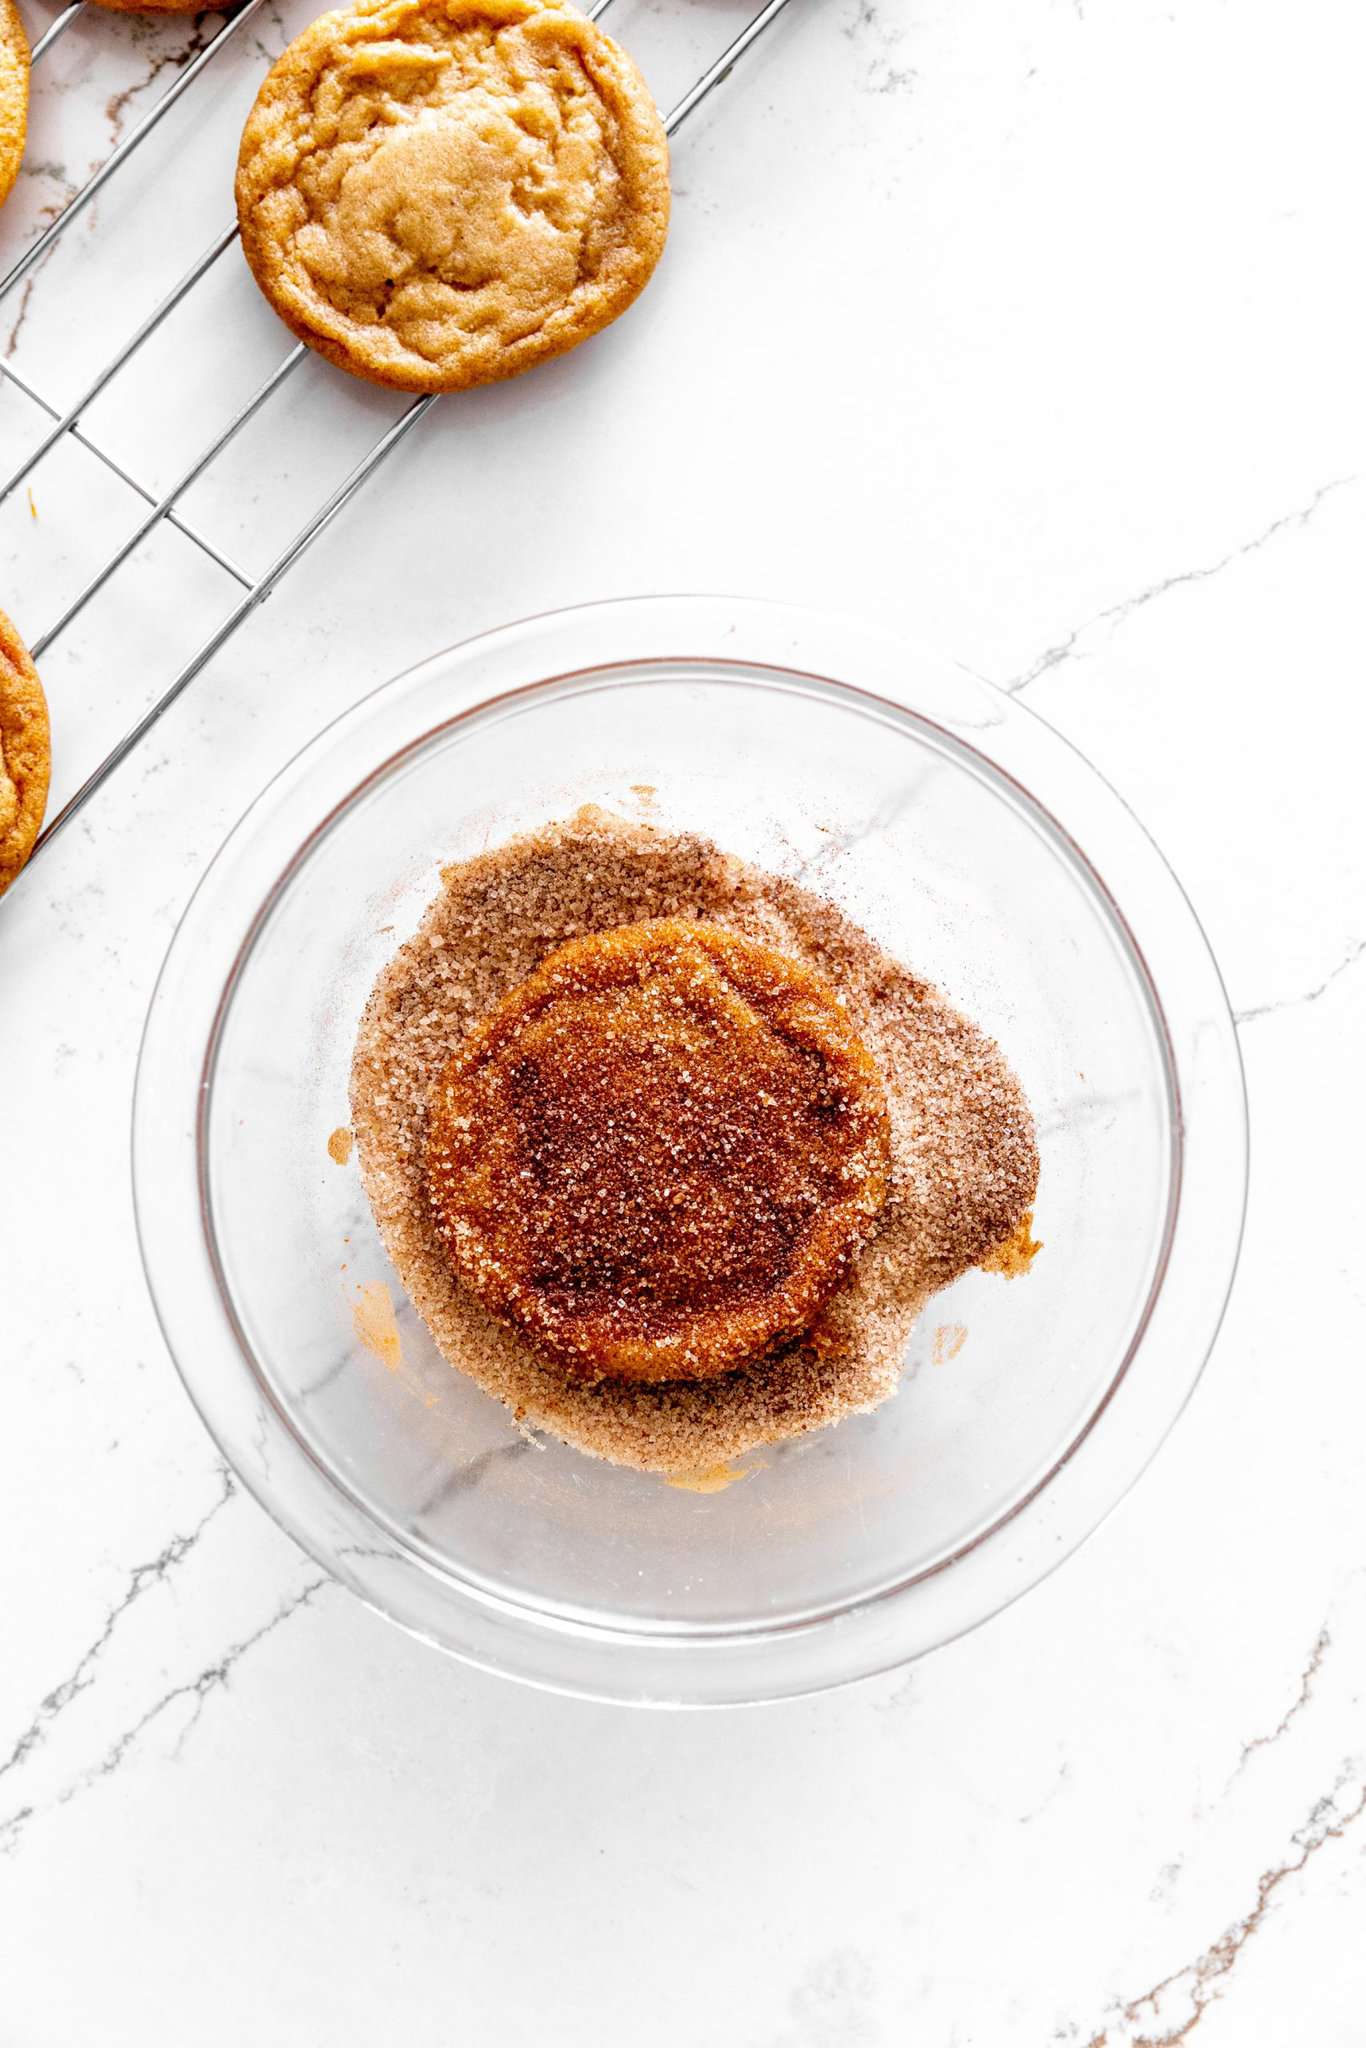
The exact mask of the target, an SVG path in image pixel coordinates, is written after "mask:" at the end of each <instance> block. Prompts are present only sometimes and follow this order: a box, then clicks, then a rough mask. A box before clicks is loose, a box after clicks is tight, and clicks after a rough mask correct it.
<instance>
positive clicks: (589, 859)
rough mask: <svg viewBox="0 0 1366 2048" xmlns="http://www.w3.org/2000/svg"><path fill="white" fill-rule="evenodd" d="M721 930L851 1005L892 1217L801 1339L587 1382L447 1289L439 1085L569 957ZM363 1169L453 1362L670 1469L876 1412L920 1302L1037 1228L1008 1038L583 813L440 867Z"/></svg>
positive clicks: (780, 906)
mask: <svg viewBox="0 0 1366 2048" xmlns="http://www.w3.org/2000/svg"><path fill="white" fill-rule="evenodd" d="M664 917H679V918H688V919H697V920H701V921H704V922H710V923H714V924H716V925H718V926H720V927H722V928H723V929H724V930H726V931H729V932H733V933H736V934H739V935H740V936H742V937H747V938H750V939H753V940H756V941H758V942H759V943H760V944H763V945H767V946H771V947H774V948H776V949H777V950H778V951H780V952H782V953H785V954H787V955H789V956H790V957H791V958H792V959H794V960H796V961H798V962H801V963H803V964H804V965H805V966H807V967H809V968H810V969H812V970H813V971H814V972H815V973H816V974H818V975H820V976H821V977H823V979H824V980H825V981H826V982H828V983H829V984H830V985H831V986H833V987H834V988H835V989H836V990H837V991H838V992H839V994H840V995H841V997H842V998H843V1001H844V1004H845V1006H846V1008H847V1011H848V1015H849V1018H850V1021H851V1023H852V1024H853V1026H854V1028H855V1030H856V1031H857V1032H858V1034H859V1036H860V1038H861V1039H862V1041H863V1043H864V1044H865V1045H866V1046H867V1048H868V1050H869V1052H870V1053H871V1054H872V1056H873V1059H874V1060H875V1061H876V1063H877V1065H878V1067H879V1069H880V1071H881V1074H882V1077H883V1080H884V1083H885V1086H886V1089H887V1097H888V1105H889V1108H890V1112H891V1124H892V1140H891V1150H892V1169H891V1176H890V1182H889V1187H888V1193H887V1198H886V1202H885V1206H884V1208H883V1211H882V1215H881V1219H880V1223H879V1226H878V1228H877V1231H876V1233H875V1235H874V1236H873V1237H872V1239H871V1241H870V1242H869V1243H867V1244H866V1245H865V1246H864V1248H863V1250H862V1251H861V1252H860V1254H859V1255H858V1258H857V1260H856V1261H855V1263H854V1266H853V1269H852V1272H851V1276H850V1278H849V1279H848V1281H847V1282H846V1283H845V1284H844V1285H843V1286H842V1287H841V1288H840V1289H839V1291H838V1292H837V1293H836V1294H835V1295H834V1296H833V1298H832V1299H831V1300H830V1301H829V1302H828V1303H827V1304H826V1306H825V1308H824V1309H823V1310H822V1312H821V1314H820V1315H819V1317H818V1318H817V1320H816V1322H815V1324H814V1326H813V1327H812V1328H811V1329H810V1330H809V1331H808V1332H807V1333H806V1335H805V1336H804V1337H803V1338H802V1339H801V1340H800V1341H798V1342H796V1343H794V1344H791V1345H790V1346H788V1347H787V1348H786V1349H784V1350H782V1351H780V1352H779V1353H778V1354H777V1355H776V1356H774V1357H770V1358H767V1359H765V1360H764V1361H762V1362H761V1363H758V1364H754V1365H750V1366H747V1367H743V1368H741V1369H739V1370H737V1371H734V1372H729V1373H726V1374H724V1375H723V1376H722V1377H720V1378H717V1379H711V1380H706V1381H698V1382H693V1383H687V1382H680V1381H664V1382H657V1383H653V1384H648V1385H647V1384H640V1383H631V1382H624V1381H617V1380H602V1381H598V1382H597V1383H594V1384H589V1383H584V1382H575V1381H573V1380H571V1379H569V1378H568V1377H567V1376H566V1375H564V1374H562V1373H559V1372H556V1371H555V1370H554V1369H553V1368H552V1367H549V1366H547V1365H545V1364H543V1363H541V1362H540V1361H539V1360H538V1359H537V1358H536V1356H535V1355H534V1354H533V1353H532V1352H531V1351H530V1350H529V1349H528V1348H527V1346H526V1344H525V1343H524V1342H523V1341H522V1340H521V1339H520V1338H519V1337H517V1336H516V1335H515V1334H514V1333H513V1332H512V1331H511V1330H509V1329H507V1328H505V1327H504V1326H503V1325H502V1324H501V1323H499V1322H498V1321H496V1320H495V1319H494V1317H493V1316H491V1315H490V1314H489V1313H488V1312H487V1310H485V1309H484V1308H483V1307H482V1306H481V1305H480V1303H479V1302H478V1301H477V1300H476V1298H475V1297H474V1296H473V1294H472V1293H471V1292H470V1291H469V1290H468V1289H467V1288H465V1287H463V1286H462V1285H461V1284H460V1283H459V1282H458V1281H457V1279H456V1278H455V1276H454V1274H453V1272H452V1270H451V1266H450V1264H449V1262H448V1260H447V1257H446V1255H445V1252H444V1250H443V1248H442V1245H441V1242H440V1239H439V1238H438V1236H437V1233H436V1228H435V1225H434V1223H433V1221H432V1216H431V1211H430V1207H429V1203H428V1199H427V1191H426V1185H425V1172H424V1154H425V1140H426V1128H427V1104H428V1098H429V1095H430V1092H431V1089H432V1084H433V1082H434V1081H435V1080H436V1078H437V1076H438V1075H439V1074H440V1072H441V1071H442V1068H443V1067H444V1065H445V1063H446V1061H447V1059H448V1058H449V1056H450V1054H451V1052H452V1050H453V1049H454V1048H455V1046H456V1045H457V1044H459V1042H460V1041H461V1039H462V1038H463V1037H464V1036H465V1034H466V1033H467V1032H468V1031H469V1030H470V1029H471V1028H472V1027H473V1026H474V1025H475V1024H476V1023H478V1022H479V1021H480V1020H481V1019H482V1018H483V1017H485V1016H486V1015H487V1014H488V1012H489V1011H490V1010H492V1008H493V1007H494V1005H495V1004H497V1003H498V1002H499V1001H500V1000H501V998H502V997H504V996H505V995H506V994H507V992H508V991H509V990H510V989H512V988H513V987H515V986H516V985H517V984H518V983H519V982H521V981H523V980H524V979H525V978H526V977H527V976H528V975H529V974H530V973H531V972H532V970H533V969H534V968H536V967H537V966H538V965H539V963H540V962H541V961H542V960H543V959H544V958H545V957H546V955H547V954H549V953H550V952H552V951H553V950H554V949H555V948H556V947H558V946H561V945H563V944H564V943H565V942H566V941H567V940H569V939H572V938H576V937H579V936H580V935H582V934H584V933H589V932H595V931H604V930H608V929H611V928H613V927H615V926H620V925H631V924H639V923H642V922H644V921H646V920H648V919H654V918H664ZM351 1110H352V1127H353V1129H354V1132H355V1138H356V1146H357V1156H358V1160H359V1165H360V1171H361V1178H362V1181H363V1184H364V1186H365V1189H366V1193H367V1194H368V1196H369V1198H370V1202H371V1206H372V1208H373V1210H374V1213H375V1218H376V1221H377V1223H378V1225H379V1229H380V1232H381V1235H382V1237H383V1239H384V1243H385V1247H386V1249H387V1251H388V1253H389V1256H390V1258H391V1259H392V1260H393V1263H394V1265H395V1267H396V1269H397V1271H398V1273H399V1276H400V1278H401V1279H402V1281H403V1284H404V1286H405V1287H406V1288H407V1290H408V1293H409V1294H410V1296H411V1297H412V1300H413V1302H414V1304H415V1306H416V1308H417V1309H418V1312H419V1313H420V1315H421V1316H422V1318H423V1320H424V1321H425V1322H426V1324H427V1326H428V1328H429V1329H430V1330H431V1332H432V1335H433V1337H434V1338H435V1340H436V1342H437V1344H438V1346H439V1347H440V1349H441V1351H442V1352H443V1354H444V1355H445V1357H446V1358H447V1359H449V1360H450V1362H451V1363H452V1364H453V1365H456V1366H458V1367H459V1368H460V1370H462V1371H463V1372H466V1373H468V1374H469V1375H470V1377H471V1378H473V1379H474V1380H476V1381H477V1382H478V1383H479V1384H480V1385H481V1386H482V1387H484V1388H485V1389H486V1390H487V1391H488V1392H489V1393H491V1394H494V1395H496V1396H497V1397H498V1398H499V1399H500V1400H502V1401H504V1402H506V1404H507V1405H508V1407H509V1408H511V1409H512V1411H513V1413H514V1415H516V1416H517V1417H519V1418H525V1419H526V1420H528V1421H530V1422H532V1423H535V1424H536V1425H538V1426H539V1427H542V1428H545V1429H547V1430H550V1431H552V1432H553V1433H554V1434H555V1435H557V1436H559V1437H561V1438H562V1439H564V1440H565V1441H566V1442H568V1443H570V1444H573V1445H575V1446H576V1447H577V1448H579V1449H580V1450H583V1451H587V1452H590V1453H591V1454H593V1455H595V1456H597V1457H603V1458H607V1459H610V1460H612V1461H613V1462H616V1463H620V1464H626V1465H633V1466H636V1467H639V1468H641V1469H644V1470H647V1471H655V1472H662V1473H665V1474H672V1475H678V1476H687V1475H693V1476H695V1475H697V1474H699V1473H706V1472H709V1471H711V1470H712V1469H713V1468H716V1467H720V1466H725V1465H727V1464H729V1462H730V1461H732V1460H734V1459H735V1458H737V1457H741V1456H743V1455H744V1453H746V1452H747V1451H751V1450H753V1449H754V1448H755V1447H756V1446H758V1445H760V1444H767V1443H774V1442H777V1441H780V1440H781V1439H783V1438H786V1437H791V1436H796V1435H799V1434H801V1433H802V1432H803V1431H806V1430H810V1429H815V1428H819V1427H821V1426H823V1425H825V1424H828V1423H831V1422H835V1421H837V1420H839V1419H840V1417H842V1416H845V1415H850V1414H856V1413H860V1412H864V1411H867V1410H869V1409H871V1408H874V1407H876V1406H877V1405H878V1403H879V1402H881V1401H884V1400H886V1399H887V1398H888V1396H889V1395H890V1394H892V1393H894V1392H895V1390H896V1386H897V1383H898V1380H899V1377H900V1370H901V1361H902V1354H903V1351H904V1348H905V1344H906V1340H907V1338H908V1336H909V1334H910V1331H911V1328H912V1326H913V1324H914V1322H915V1319H916V1317H917V1315H918V1314H919V1312H920V1310H921V1308H922V1307H923V1305H924V1303H925V1301H926V1300H927V1299H928V1297H929V1296H930V1295H931V1294H932V1293H934V1292H935V1291H936V1290H937V1289H939V1288H941V1287H944V1286H946V1285H947V1284H948V1283H949V1282H950V1281H951V1280H953V1279H955V1278H956V1277H957V1276H958V1275H959V1274H960V1273H962V1272H964V1271H965V1270H966V1269H967V1268H968V1267H969V1266H973V1265H979V1264H984V1263H986V1262H987V1261H988V1260H989V1259H990V1257H991V1256H992V1255H993V1254H994V1253H999V1251H1000V1248H1001V1247H1003V1246H1006V1245H1007V1244H1008V1243H1010V1242H1012V1241H1014V1240H1015V1238H1016V1235H1017V1232H1018V1229H1019V1226H1020V1225H1021V1224H1022V1222H1023V1223H1025V1224H1026V1238H1027V1211H1028V1210H1029V1205H1030V1203H1031V1202H1032V1200H1033V1197H1034V1191H1035V1185H1036V1182H1037V1179H1038V1155H1037V1152H1036V1150H1035V1143H1034V1126H1033V1119H1032V1117H1031V1116H1030V1112H1029V1108H1028V1105H1027V1103H1026V1102H1025V1099H1024V1096H1023V1094H1022V1092H1021V1089H1020V1086H1019V1083H1018V1082H1017V1081H1016V1080H1015V1078H1014V1076H1013V1074H1012V1073H1011V1071H1010V1069H1009V1068H1008V1066H1007V1065H1006V1063H1005V1060H1004V1058H1003V1057H1002V1055H1001V1053H1000V1051H999V1049H998V1048H997V1047H996V1046H995V1045H994V1044H993V1043H992V1041H991V1040H990V1039H989V1038H987V1037H986V1036H985V1034H984V1033H983V1032H981V1031H979V1030H978V1029H977V1027H976V1026H975V1025H973V1024H972V1023H970V1022H969V1021H968V1019H967V1018H965V1017H963V1016H962V1015H961V1014H960V1013H959V1012H958V1011H957V1010H955V1009H953V1008H952V1007H951V1006H950V1005H949V1004H948V1003H947V1002H946V1001H945V1000H944V999H943V997H941V996H940V995H939V994H938V992H937V991H936V990H935V989H933V988H931V987H930V986H929V985H928V984H927V983H925V982H923V981H920V980H918V979H917V977H916V976H915V975H914V974H913V973H912V972H911V971H910V969H909V968H907V967H905V966H903V965H901V964H900V963H899V962H898V961H895V960H893V959H891V958H890V957H889V956H888V955H887V954H886V953H884V952H883V951H882V949H881V948H880V947H879V946H878V945H876V944H875V942H874V941H873V940H872V939H871V938H870V937H869V936H868V934H867V933H866V932H864V931H862V930H860V928H859V927H858V926H857V925H855V924H853V923H852V922H851V921H850V920H849V919H848V918H847V917H845V916H844V915H843V914H842V913H841V912H840V911H839V910H837V909H836V908H835V906H834V905H833V904H831V903H829V902H828V901H826V900H825V899H824V898H822V897H819V896H816V895H814V894H813V893H812V892H811V891H809V890H806V889H803V888H801V887H799V886H798V885H797V884H796V883H793V882H789V881H785V880H783V879H782V878H780V877H778V876H775V875H771V874H766V873H764V872H762V871H761V870H759V869H756V868H752V867H749V866H748V865H747V864H745V863H744V862H742V861H739V860H737V859H735V858H733V857H732V856H730V855H727V854H725V853H724V852H723V851H722V850H721V849H720V848H719V847H717V846H716V845H715V844H714V843H713V842H711V841H710V840H707V839H703V838H700V837H697V836H695V835H692V834H686V833H685V834H666V833H664V832H662V831H660V830H658V829H657V828H655V827H652V826H649V825H646V824H637V823H626V822H624V821H622V820H620V819H617V818H614V817H611V816H609V815H608V814H607V813H605V812H602V811H599V810H596V809H592V808H587V809H584V810H582V811H579V812H578V813H576V815H575V816H574V817H573V818H571V819H569V820H568V821H567V822H566V823H563V824H559V825H552V826H547V827H545V828H544V829H543V830H541V831H540V832H537V833H535V834H531V835H528V836H526V837H523V838H520V839H515V840H512V841H510V842H509V843H508V844H506V845H505V846H502V847H500V848H497V849H495V850H494V851H493V852H491V853H487V854H482V855H480V856H479V857H477V858H476V859H473V860H470V861H465V862H461V863H459V864H457V865H454V866H452V867H449V868H447V869H446V870H445V872H444V875H443V887H442V890H441V893H440V894H439V895H438V897H437V898H436V900H435V902H434V903H433V904H432V905H431V907H430V908H429V910H428V912H427V914H426V916H425V918H424V919H423V922H422V924H421V926H420V927H419V929H418V931H417V933H416V935H415V936H414V937H413V939H411V940H410V941H409V943H408V944H407V945H405V946H404V947H402V948H401V949H400V951H399V952H398V954H397V955H396V957H395V958H394V960H393V961H392V962H391V963H390V965H389V966H388V967H387V968H386V969H385V971H384V972H383V974H382V975H381V976H380V978H379V981H378V982H377V984H376V987H375V989H374V992H373V994H372V996H371V998H370V1002H369V1004H368V1005H367V1008H366V1011H365V1015H364V1018H363V1019H362V1022H361V1027H360V1032H359V1035H358V1039H357V1045H356V1054H355V1061H354V1064H353V1068H352V1078H351Z"/></svg>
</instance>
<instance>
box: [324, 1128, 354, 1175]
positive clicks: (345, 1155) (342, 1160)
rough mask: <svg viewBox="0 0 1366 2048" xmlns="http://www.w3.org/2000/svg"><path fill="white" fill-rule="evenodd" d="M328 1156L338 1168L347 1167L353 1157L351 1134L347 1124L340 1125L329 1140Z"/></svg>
mask: <svg viewBox="0 0 1366 2048" xmlns="http://www.w3.org/2000/svg"><path fill="white" fill-rule="evenodd" d="M327 1156H328V1158H329V1159H330V1160H331V1161H332V1162H333V1164H334V1165H336V1166H345V1164H346V1162H347V1160H348V1159H349V1158H350V1157H351V1132H350V1131H349V1130H348V1129H347V1127H346V1125H345V1124H339V1125H338V1126H337V1128H336V1130H335V1131H333V1133H332V1135H331V1137H330V1138H329V1139H328V1141H327Z"/></svg>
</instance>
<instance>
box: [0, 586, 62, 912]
mask: <svg viewBox="0 0 1366 2048" xmlns="http://www.w3.org/2000/svg"><path fill="white" fill-rule="evenodd" d="M51 772H52V739H51V733H50V731H49V727H48V717H47V699H46V697H45V696H44V695H43V686H42V684H41V683H40V682H39V680H38V671H37V670H36V669H35V668H34V666H33V663H32V661H31V660H30V659H29V652H28V649H27V647H25V645H24V643H23V641H22V640H21V639H20V638H19V635H18V633H17V631H16V630H15V628H14V626H13V625H12V624H11V623H10V621H9V620H8V619H7V618H6V617H5V614H4V613H3V612H0V895H3V894H4V892H5V890H6V889H8V887H9V885H10V883H11V882H12V881H13V880H14V878H15V876H16V875H17V874H18V872H19V870H20V868H22V867H23V865H24V862H25V861H26V860H27V859H28V857H29V855H30V853H32V851H33V842H34V840H35V839H36V838H37V837H38V832H39V829H40V827H41V825H42V822H43V812H44V810H45V808H46V806H47V789H48V782H49V779H50V777H51Z"/></svg>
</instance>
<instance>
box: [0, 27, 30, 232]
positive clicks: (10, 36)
mask: <svg viewBox="0 0 1366 2048" xmlns="http://www.w3.org/2000/svg"><path fill="white" fill-rule="evenodd" d="M28 77H29V55H28V37H27V36H26V35H25V33H24V24H23V22H22V21H21V20H20V18H19V10H18V8H17V7H16V6H15V4H14V0H0V206H3V205H4V203H5V201H6V199H7V198H8V197H9V195H10V192H11V190H12V188H13V185H14V181H15V179H16V178H17V177H18V175H19V166H20V164H21V163H22V162H23V158H24V140H25V137H26V136H27V134H28Z"/></svg>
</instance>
